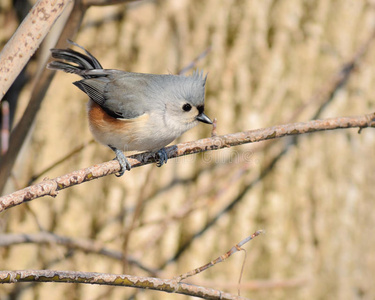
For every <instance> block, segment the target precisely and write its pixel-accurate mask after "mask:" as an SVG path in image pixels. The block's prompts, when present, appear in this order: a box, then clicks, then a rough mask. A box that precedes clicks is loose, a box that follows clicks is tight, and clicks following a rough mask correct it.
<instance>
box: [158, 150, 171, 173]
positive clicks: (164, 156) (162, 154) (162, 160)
mask: <svg viewBox="0 0 375 300" xmlns="http://www.w3.org/2000/svg"><path fill="white" fill-rule="evenodd" d="M156 156H157V160H158V161H157V162H156V166H158V167H159V168H160V167H161V166H162V165H164V164H166V163H167V161H168V153H167V151H165V149H164V148H163V149H160V150H159V151H158V152H156Z"/></svg>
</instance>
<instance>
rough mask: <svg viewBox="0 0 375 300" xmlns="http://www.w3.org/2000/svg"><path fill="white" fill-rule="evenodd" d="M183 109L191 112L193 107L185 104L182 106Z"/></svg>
mask: <svg viewBox="0 0 375 300" xmlns="http://www.w3.org/2000/svg"><path fill="white" fill-rule="evenodd" d="M182 109H183V110H184V111H191V105H190V104H189V103H185V104H184V105H183V106H182Z"/></svg>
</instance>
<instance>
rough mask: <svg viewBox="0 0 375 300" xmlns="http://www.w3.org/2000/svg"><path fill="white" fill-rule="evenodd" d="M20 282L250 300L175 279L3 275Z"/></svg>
mask: <svg viewBox="0 0 375 300" xmlns="http://www.w3.org/2000/svg"><path fill="white" fill-rule="evenodd" d="M16 282H61V283H87V284H99V285H112V286H124V287H125V286H127V287H133V288H142V289H151V290H158V291H163V292H168V293H177V294H183V295H189V296H194V297H199V298H203V299H224V300H245V299H246V298H244V297H240V296H235V295H231V294H229V293H224V292H222V291H219V290H215V289H211V288H206V287H202V286H197V285H192V284H186V283H183V282H177V281H176V280H173V279H172V280H171V279H159V278H154V277H140V276H131V275H115V274H104V273H93V272H76V271H53V270H22V271H0V283H16Z"/></svg>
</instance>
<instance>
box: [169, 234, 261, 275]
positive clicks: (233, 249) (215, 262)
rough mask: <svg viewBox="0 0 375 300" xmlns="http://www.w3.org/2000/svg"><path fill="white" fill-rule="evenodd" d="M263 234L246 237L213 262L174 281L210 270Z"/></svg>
mask: <svg viewBox="0 0 375 300" xmlns="http://www.w3.org/2000/svg"><path fill="white" fill-rule="evenodd" d="M262 232H263V230H258V231H256V232H254V233H253V234H252V235H250V236H248V237H247V238H245V239H243V240H242V241H241V242H239V243H238V244H236V245H234V246H233V247H232V248H231V249H230V250H229V251H228V252H227V253H225V254H223V255H221V256H219V257H218V258H216V259H215V260H212V261H210V262H209V263H208V264H205V265H204V266H201V267H199V268H196V269H194V270H191V271H189V272H186V273H184V274H181V275H180V276H177V277H175V280H176V281H177V282H180V281H182V280H184V279H186V278H188V277H191V276H194V275H197V274H199V273H201V272H203V271H205V270H207V269H209V268H211V267H212V266H214V265H216V264H218V263H221V262H223V261H224V260H226V259H227V258H228V257H229V256H231V255H232V254H234V253H236V252H238V251H240V250H242V249H241V247H242V246H243V245H244V244H246V243H247V242H249V241H251V240H252V239H253V238H255V237H257V236H258V235H260V234H261V233H262Z"/></svg>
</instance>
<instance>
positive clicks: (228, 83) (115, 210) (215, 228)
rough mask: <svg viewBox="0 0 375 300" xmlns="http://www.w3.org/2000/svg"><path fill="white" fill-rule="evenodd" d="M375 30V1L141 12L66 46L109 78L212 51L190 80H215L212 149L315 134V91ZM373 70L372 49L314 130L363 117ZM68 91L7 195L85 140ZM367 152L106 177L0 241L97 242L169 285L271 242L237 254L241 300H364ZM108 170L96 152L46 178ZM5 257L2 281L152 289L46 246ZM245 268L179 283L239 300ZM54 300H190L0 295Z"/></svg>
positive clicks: (0, 16)
mask: <svg viewBox="0 0 375 300" xmlns="http://www.w3.org/2000/svg"><path fill="white" fill-rule="evenodd" d="M0 8H1V10H0V11H1V13H0V22H1V28H2V29H1V31H0V41H1V44H2V45H4V44H5V42H6V41H7V39H9V38H10V36H11V34H12V33H13V32H14V30H15V29H16V28H17V25H18V24H17V22H16V18H15V13H14V7H13V6H12V3H11V1H10V0H5V1H2V3H1V4H0ZM374 25H375V2H374V1H372V0H368V1H365V0H340V1H339V0H316V1H312V0H311V1H308V0H305V1H298V0H282V1H271V0H262V1H259V0H253V1H250V0H249V1H245V0H243V1H234V0H226V1H225V0H223V1H217V0H205V1H193V0H190V1H189V0H178V1H177V0H175V1H173V0H170V1H145V2H139V3H133V4H130V5H116V6H108V7H93V8H90V9H89V11H88V13H87V15H86V16H85V19H84V22H83V24H82V27H81V29H80V31H79V34H78V36H77V37H76V39H75V41H76V42H78V43H79V44H81V45H83V46H84V47H85V48H87V49H88V50H89V51H90V52H92V53H93V54H94V55H95V56H96V57H97V58H98V59H99V61H100V62H101V63H102V65H103V66H104V67H106V68H117V69H125V70H129V71H135V72H147V73H168V72H171V73H176V72H178V71H179V70H180V69H181V68H183V67H184V66H186V65H188V64H189V63H190V62H191V61H192V60H193V59H194V58H195V57H196V56H198V55H199V54H200V53H202V52H203V51H205V50H206V49H207V48H208V47H211V51H210V52H209V53H208V55H207V56H206V57H205V58H204V59H202V60H201V61H199V63H198V64H197V67H199V68H202V69H203V70H205V71H206V72H209V75H208V82H207V95H206V112H207V115H209V116H210V117H211V118H214V117H215V118H217V119H218V129H217V130H218V134H225V133H231V132H237V131H243V130H248V129H256V128H261V127H267V126H272V125H277V124H282V123H287V122H290V121H291V120H293V121H305V120H309V119H311V118H312V117H313V116H314V115H316V113H317V112H318V111H319V106H320V103H321V101H320V100H319V99H320V98H319V95H320V92H319V91H322V90H324V89H326V88H327V86H328V87H329V85H330V82H331V80H332V78H334V77H335V76H337V74H338V73H339V72H340V70H342V68H343V67H344V64H345V63H346V62H347V61H348V60H350V59H351V58H352V57H353V55H354V54H355V53H356V52H357V51H358V49H359V48H360V47H361V45H363V44H364V43H365V41H366V40H367V39H368V38H369V37H370V36H371V34H372V32H373V30H374ZM38 55H39V56H41V53H39V54H38ZM374 65H375V45H371V46H370V47H369V49H368V51H367V52H366V53H365V55H364V56H363V57H362V59H361V62H360V63H359V64H358V66H357V68H356V70H355V71H354V72H353V73H352V74H351V77H350V79H349V81H348V83H347V84H345V85H344V86H343V87H342V88H341V89H339V90H338V91H337V92H336V93H335V95H334V96H333V97H332V99H331V101H330V102H329V103H328V104H327V105H325V106H324V107H323V108H322V110H321V113H320V114H319V118H326V117H336V116H347V115H356V114H365V113H370V112H373V111H374V110H375V105H374V96H375V68H374ZM37 66H38V60H36V59H34V60H33V61H32V62H31V63H30V64H29V65H28V68H27V72H28V74H29V75H30V76H31V77H30V80H29V82H28V84H27V85H26V87H25V89H23V90H22V93H21V98H20V100H19V103H18V110H17V114H16V119H17V118H19V117H20V116H21V114H22V110H23V109H24V107H25V105H26V104H27V101H28V97H29V95H30V89H31V87H32V80H31V79H32V77H33V75H32V74H33V72H35V70H36V68H37ZM76 79H78V77H75V76H73V75H68V74H57V75H56V76H55V78H54V80H53V83H52V85H51V86H50V88H49V91H48V93H47V96H46V98H45V101H44V103H43V105H42V108H41V110H40V112H39V114H38V117H37V121H36V122H35V124H34V128H33V130H32V134H31V135H30V137H29V140H28V142H27V143H26V145H25V146H24V149H23V150H22V152H21V155H20V157H19V159H18V161H17V165H16V167H15V168H14V170H13V173H12V178H11V179H10V180H9V181H8V185H7V189H6V192H11V191H13V190H15V189H18V188H21V187H24V186H26V185H27V184H28V181H29V180H30V178H31V177H32V176H33V175H34V174H36V173H38V172H40V171H41V170H43V169H44V168H46V167H48V166H49V165H51V164H53V163H54V162H55V161H57V160H58V159H60V158H61V157H63V156H64V155H66V154H67V153H69V152H70V151H71V150H72V149H74V148H76V147H78V146H80V145H82V144H83V143H86V142H88V141H89V140H90V139H91V135H90V133H89V131H88V126H87V121H86V116H85V114H86V107H85V102H86V100H87V99H86V95H84V94H83V93H82V92H80V91H79V90H78V89H77V88H75V87H74V86H73V85H72V84H71V82H72V81H74V80H76ZM306 103H308V105H307V106H303V105H304V104H306ZM301 107H303V110H302V112H301V113H300V114H299V115H298V116H297V117H294V118H293V116H294V114H295V112H296V111H298V110H299V109H300V108H301ZM209 135H210V128H209V126H205V125H199V126H197V127H196V128H194V129H193V130H191V131H190V132H188V133H186V134H185V135H183V136H182V138H181V139H180V141H188V140H195V139H198V138H201V137H207V136H209ZM374 143H375V135H374V131H373V129H365V130H363V131H362V132H361V134H360V135H359V134H358V133H357V130H356V129H350V130H336V131H334V132H320V133H315V134H311V135H304V136H300V137H298V139H292V138H284V139H281V140H279V141H273V142H271V143H268V145H267V147H265V146H264V145H263V146H262V144H257V145H255V144H254V145H251V144H250V145H243V146H240V147H234V148H231V149H226V150H220V151H216V152H208V153H204V154H201V155H194V156H188V157H183V158H179V159H174V160H170V161H169V162H168V164H167V165H165V166H163V167H162V168H157V167H156V166H155V165H149V166H144V167H141V168H137V169H134V170H132V171H131V172H129V173H126V174H125V175H124V176H123V177H122V178H116V177H115V176H108V177H106V178H103V179H99V180H94V181H91V182H87V183H85V184H82V185H80V186H76V187H73V188H70V189H67V190H64V191H61V192H60V193H59V195H58V197H57V198H56V199H52V198H47V197H45V198H42V199H37V200H34V201H32V202H31V203H29V204H26V205H21V206H18V207H14V208H12V209H10V210H8V211H6V212H4V213H2V214H1V216H0V231H1V232H2V233H38V232H41V231H48V232H52V233H54V234H57V235H60V236H64V237H69V238H74V239H77V240H82V241H90V240H92V241H93V240H95V241H97V242H99V243H100V244H101V245H103V246H105V247H106V248H108V249H112V250H116V251H119V252H120V253H123V254H125V255H130V256H131V257H133V258H134V259H136V260H137V261H139V262H141V263H142V264H143V265H145V266H147V267H148V268H150V269H153V270H155V271H157V275H158V276H160V277H163V278H172V277H174V276H177V275H178V274H181V273H183V272H186V271H188V270H191V269H193V268H195V267H198V266H200V265H203V264H205V263H207V262H209V261H210V260H212V259H214V258H216V257H217V256H219V255H221V254H223V253H224V252H226V251H227V250H229V249H230V248H231V247H232V246H233V245H234V244H236V243H237V242H239V241H240V240H241V239H243V238H244V237H246V236H247V235H250V234H252V233H253V232H254V231H255V230H257V229H265V230H266V232H267V234H266V235H262V236H261V237H258V238H257V239H255V240H253V241H252V242H251V243H249V244H247V245H246V246H245V248H246V249H247V253H248V255H247V261H246V266H245V270H244V274H243V279H242V283H243V284H244V286H243V287H242V289H241V295H242V296H246V297H249V298H252V299H374V298H375V285H374V277H375V256H374V253H375V234H374V233H375V232H374V230H375V229H374V228H375V213H374V211H373V210H374V209H373V207H374V197H375V192H374V189H373V184H374V181H375V175H374V171H373V170H374V169H375V147H374ZM260 146H261V148H259V147H260ZM280 153H282V155H279V154H280ZM113 156H114V155H113V152H112V151H110V150H109V149H107V148H105V147H104V146H101V145H98V144H96V143H91V144H88V145H87V146H86V147H84V149H83V150H82V151H80V152H79V153H78V154H76V155H74V156H73V157H71V158H70V159H68V160H66V161H64V162H63V163H62V164H61V165H59V166H58V167H55V168H53V169H52V170H50V171H48V172H47V173H46V174H45V175H44V176H48V177H50V178H53V177H56V176H59V175H62V174H65V173H67V172H69V171H72V170H75V169H78V168H83V167H87V166H90V165H92V164H95V163H99V162H103V161H106V160H109V159H112V158H113ZM270 165H271V167H270ZM41 179H42V178H39V179H38V180H39V181H40V180H41ZM225 208H228V209H225ZM212 220H213V221H212ZM200 232H201V234H197V233H200ZM186 243H188V246H187V247H184V245H186ZM176 253H178V257H177V258H175V256H176ZM0 255H1V256H0V257H1V258H0V268H1V269H2V270H17V269H43V268H48V269H57V270H80V271H93V272H108V273H127V274H134V275H145V276H150V275H152V274H150V273H149V272H147V271H144V270H141V269H140V268H139V267H137V266H136V265H134V264H127V263H124V262H122V261H121V260H118V259H113V258H110V257H108V256H106V255H103V254H95V253H85V252H83V251H81V250H79V249H73V248H72V247H69V246H66V245H57V244H55V243H49V244H35V243H34V244H20V245H14V246H11V247H4V248H0ZM174 258H175V259H174ZM242 260H243V253H237V254H236V255H234V256H233V257H231V258H230V259H229V260H228V261H226V262H224V263H222V264H220V265H218V266H216V267H214V268H213V269H211V270H208V271H207V272H205V273H203V274H201V275H199V276H196V277H193V278H192V279H189V280H187V282H194V283H196V284H200V285H205V286H210V287H213V288H216V289H220V290H224V291H228V292H231V293H234V294H236V293H237V286H236V285H237V281H238V277H239V273H240V269H241V263H242ZM51 297H53V299H131V298H132V297H134V298H132V299H185V298H187V297H185V296H181V295H174V294H171V295H170V294H165V293H160V292H155V291H145V290H135V289H130V288H120V287H115V288H113V287H106V286H91V285H89V286H87V285H69V284H37V285H34V284H26V283H25V284H18V285H3V286H0V298H1V299H51Z"/></svg>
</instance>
